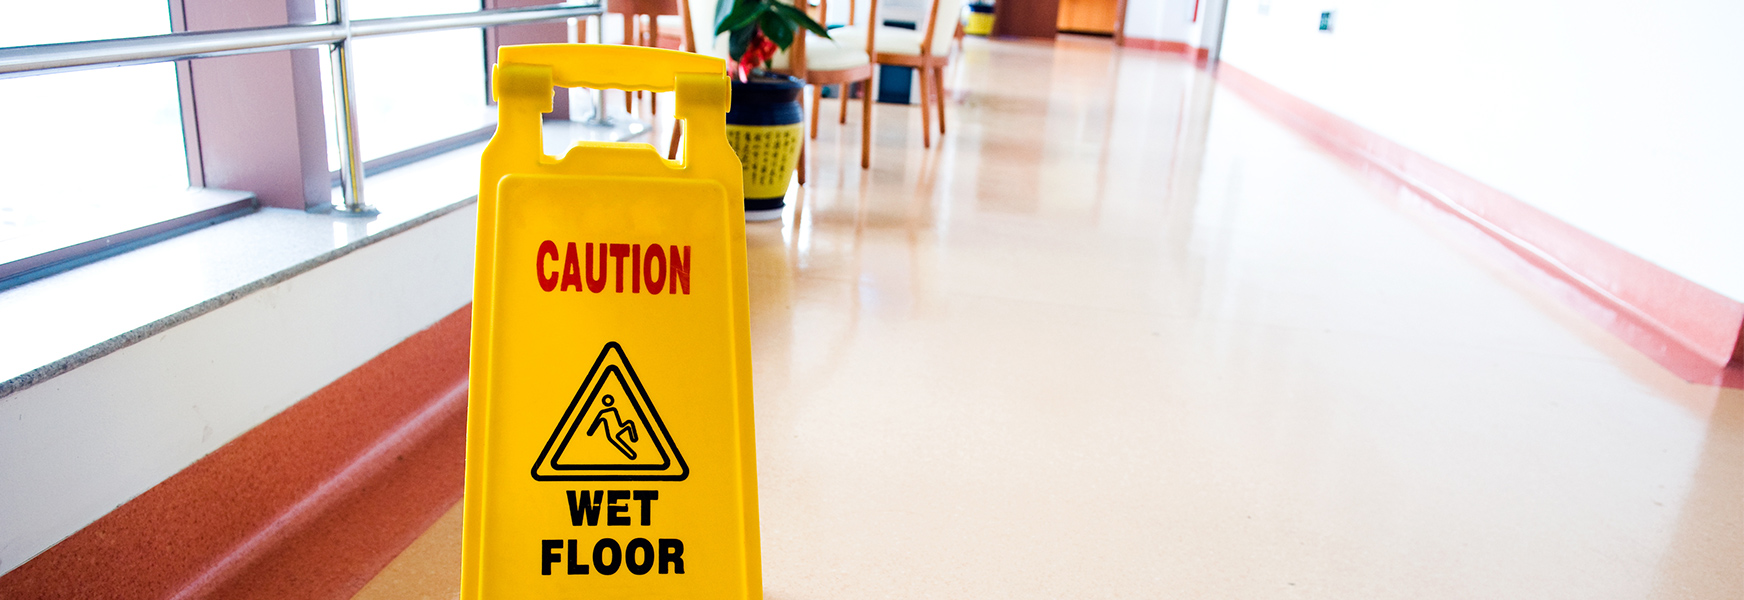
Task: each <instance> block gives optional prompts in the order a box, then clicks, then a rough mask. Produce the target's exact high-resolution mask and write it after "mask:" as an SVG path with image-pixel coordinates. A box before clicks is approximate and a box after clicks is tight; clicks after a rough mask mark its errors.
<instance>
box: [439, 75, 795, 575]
mask: <svg viewBox="0 0 1744 600" xmlns="http://www.w3.org/2000/svg"><path fill="white" fill-rule="evenodd" d="M498 56H499V59H500V62H499V64H498V65H497V67H496V70H495V73H494V76H493V91H494V93H495V94H496V99H497V102H498V107H499V113H498V115H499V116H498V124H497V132H496V135H495V137H493V138H492V139H491V142H490V145H489V146H488V147H487V148H486V149H485V152H484V158H483V168H482V175H481V180H480V185H479V199H478V208H479V211H478V212H479V216H478V257H477V270H476V274H475V280H474V300H473V337H472V373H471V376H472V380H471V385H472V387H471V394H472V395H471V401H470V405H469V408H468V414H467V440H466V443H467V448H466V500H465V508H464V517H465V529H464V534H463V538H462V552H463V559H462V569H463V571H462V577H461V585H462V593H461V597H462V598H466V599H501V598H686V599H692V598H695V599H702V598H760V597H762V580H761V564H760V557H759V554H758V544H759V543H758V537H757V495H756V493H757V478H756V473H757V468H756V458H755V447H754V439H753V438H754V436H753V430H752V417H751V363H750V340H749V338H748V337H747V325H748V324H747V320H748V317H747V315H748V312H747V309H746V298H747V294H746V275H745V229H744V204H743V202H744V200H743V198H744V193H743V189H742V185H743V184H742V178H741V176H740V173H739V162H738V160H737V159H736V158H735V157H734V156H733V151H732V149H731V148H730V147H729V146H728V145H727V140H726V135H725V130H726V125H725V124H726V119H725V115H726V111H727V104H728V101H729V97H728V95H729V93H730V92H729V88H728V80H727V78H726V75H725V73H726V69H725V65H724V64H723V63H722V61H721V60H720V59H717V58H709V57H705V56H700V55H696V54H685V53H678V52H671V51H666V50H654V49H647V48H637V47H633V46H602V45H574V44H550V45H534V46H505V47H503V48H502V49H501V50H500V51H499V54H498ZM553 85H557V86H563V87H576V86H582V87H590V88H615V89H623V90H652V91H672V90H676V91H677V103H676V104H677V107H676V113H677V116H678V117H679V118H682V119H685V133H686V134H687V135H686V136H685V148H684V155H683V157H682V158H681V160H679V161H668V160H666V159H664V158H662V157H661V156H660V155H659V154H658V153H657V152H656V151H655V149H654V148H653V147H652V146H649V145H647V144H627V143H582V144H579V145H577V146H576V147H574V148H572V149H570V151H569V152H568V153H567V154H566V155H565V156H564V157H563V158H562V159H557V158H554V157H550V156H546V155H545V154H544V152H543V150H542V147H543V146H542V139H541V137H540V114H541V113H543V112H547V111H549V110H551V97H552V91H553V89H552V86H553Z"/></svg>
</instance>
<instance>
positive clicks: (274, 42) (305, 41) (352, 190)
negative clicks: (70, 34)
mask: <svg viewBox="0 0 1744 600" xmlns="http://www.w3.org/2000/svg"><path fill="white" fill-rule="evenodd" d="M327 5H328V15H329V18H331V19H332V22H329V23H318V24H310V25H280V26H276V27H255V28H248V29H223V30H218V31H198V32H182V33H170V34H164V35H152V36H145V37H135V38H121V39H112V40H92V41H86V42H69V43H64V44H43V45H39V46H14V47H9V48H0V79H9V78H14V77H27V76H32V75H46V74H49V73H62V72H67V71H77V70H82V69H95V68H102V67H119V66H127V65H142V64H149V63H157V62H168V61H175V60H186V59H191V58H208V57H213V56H228V55H233V54H252V53H256V52H274V51H278V50H292V49H296V48H307V47H311V46H320V45H331V46H332V47H333V48H332V49H333V58H334V62H335V65H334V66H335V67H336V68H335V69H333V77H334V79H335V81H334V82H333V90H334V95H335V100H336V102H335V104H336V105H337V106H336V108H337V109H338V110H337V111H336V112H337V113H338V114H335V115H334V120H335V121H336V123H335V125H336V126H337V128H338V130H339V132H338V133H339V135H340V137H341V138H343V142H344V143H341V144H339V159H340V164H341V165H342V168H341V186H342V187H343V188H344V191H345V204H344V206H342V207H339V209H338V210H340V211H342V212H345V213H349V214H360V215H361V214H373V212H374V211H372V210H371V209H370V208H369V207H368V206H367V205H365V204H364V202H363V173H362V156H361V154H360V153H359V152H358V143H357V135H356V132H357V118H356V112H357V106H356V101H355V99H354V97H353V95H352V93H351V90H352V85H351V69H350V59H349V55H350V48H349V45H350V44H349V43H348V42H349V41H350V40H351V39H352V38H359V37H372V36H384V35H398V34H405V33H422V32H429V31H442V30H447V29H465V28H471V27H490V26H494V25H514V24H520V23H535V22H539V21H553V20H557V19H569V18H578V17H589V16H594V15H600V14H604V12H605V8H604V6H603V5H602V4H601V3H599V2H593V3H590V4H571V3H566V4H554V5H550V6H534V7H526V8H499V9H493V10H481V11H476V12H469V13H453V14H440V15H424V16H416V17H391V18H385V19H363V20H357V21H352V20H349V19H347V18H346V17H345V13H346V10H345V9H346V7H345V5H344V2H343V0H328V2H327Z"/></svg>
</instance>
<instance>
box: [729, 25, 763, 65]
mask: <svg viewBox="0 0 1744 600" xmlns="http://www.w3.org/2000/svg"><path fill="white" fill-rule="evenodd" d="M756 33H757V29H756V28H755V27H740V28H738V29H734V30H733V32H732V34H730V35H728V36H727V56H731V57H733V60H734V61H738V60H739V57H741V56H744V55H745V50H746V49H748V48H750V47H751V37H752V36H753V35H756Z"/></svg>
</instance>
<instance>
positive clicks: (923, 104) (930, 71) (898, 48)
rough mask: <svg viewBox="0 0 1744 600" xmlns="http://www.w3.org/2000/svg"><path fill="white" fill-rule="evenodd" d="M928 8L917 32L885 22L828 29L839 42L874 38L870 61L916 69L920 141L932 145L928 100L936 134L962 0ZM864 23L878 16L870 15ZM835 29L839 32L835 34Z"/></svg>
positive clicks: (941, 122) (942, 117)
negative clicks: (936, 117) (935, 113)
mask: <svg viewBox="0 0 1744 600" xmlns="http://www.w3.org/2000/svg"><path fill="white" fill-rule="evenodd" d="M931 8H932V10H931V11H929V12H928V13H927V20H926V23H925V25H924V27H922V28H921V29H920V30H919V31H916V30H913V29H904V28H901V27H890V26H887V25H877V26H875V27H869V26H852V25H851V26H848V27H843V28H840V29H837V30H835V31H832V32H831V36H832V37H836V38H838V39H840V40H841V41H842V43H844V44H847V43H852V42H855V41H859V40H871V39H874V38H876V39H877V44H876V45H874V46H873V48H874V50H875V52H874V54H875V55H874V57H873V59H872V60H873V62H875V63H877V64H880V65H890V66H897V67H912V68H914V69H916V70H918V71H919V72H920V96H921V98H920V108H921V111H920V122H921V144H922V145H923V146H925V147H927V148H931V147H932V145H933V138H932V119H931V115H930V112H931V110H932V106H928V103H932V104H933V105H936V106H937V107H938V111H939V134H940V135H944V133H945V93H944V86H945V75H944V72H945V67H946V66H949V65H950V62H951V46H952V45H953V42H955V40H956V32H957V25H958V22H959V21H961V20H962V16H961V14H962V12H963V2H962V0H932V7H931ZM868 21H869V23H868V25H872V24H876V23H877V22H878V19H877V18H876V17H871V18H869V19H868ZM838 32H839V33H838Z"/></svg>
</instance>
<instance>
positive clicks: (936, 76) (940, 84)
mask: <svg viewBox="0 0 1744 600" xmlns="http://www.w3.org/2000/svg"><path fill="white" fill-rule="evenodd" d="M933 95H934V96H936V97H938V99H939V138H940V139H943V138H944V136H945V68H944V67H933Z"/></svg>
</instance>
